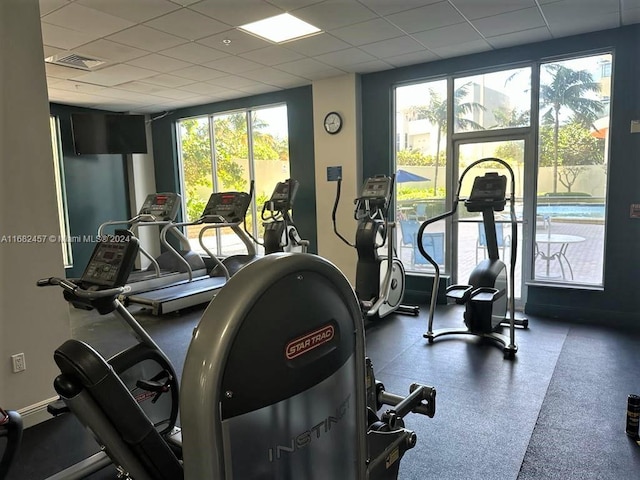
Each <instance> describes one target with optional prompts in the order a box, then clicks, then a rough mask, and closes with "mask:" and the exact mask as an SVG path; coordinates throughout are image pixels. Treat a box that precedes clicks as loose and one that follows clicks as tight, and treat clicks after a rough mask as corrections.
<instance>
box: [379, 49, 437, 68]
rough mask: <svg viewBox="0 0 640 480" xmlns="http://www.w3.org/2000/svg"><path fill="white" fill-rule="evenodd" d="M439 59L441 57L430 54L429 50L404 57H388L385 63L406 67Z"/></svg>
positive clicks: (407, 54) (403, 55) (406, 54)
mask: <svg viewBox="0 0 640 480" xmlns="http://www.w3.org/2000/svg"><path fill="white" fill-rule="evenodd" d="M439 58H440V57H438V56H437V55H436V54H435V53H433V52H430V51H429V50H421V51H419V52H413V53H404V54H402V55H395V56H393V57H386V58H385V59H384V61H385V62H387V63H388V64H390V65H393V66H394V67H404V66H406V65H416V64H418V63H426V62H432V61H434V60H438V59H439Z"/></svg>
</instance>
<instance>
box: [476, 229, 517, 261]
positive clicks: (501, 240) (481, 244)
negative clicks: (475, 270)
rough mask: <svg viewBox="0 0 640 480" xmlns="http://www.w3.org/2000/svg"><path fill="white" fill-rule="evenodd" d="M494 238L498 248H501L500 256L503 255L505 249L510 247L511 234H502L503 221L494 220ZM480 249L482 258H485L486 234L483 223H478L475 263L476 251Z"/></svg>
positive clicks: (503, 256)
mask: <svg viewBox="0 0 640 480" xmlns="http://www.w3.org/2000/svg"><path fill="white" fill-rule="evenodd" d="M495 225H496V239H497V240H498V248H501V249H502V258H503V259H504V258H506V257H505V250H506V249H507V248H509V247H511V235H505V234H504V223H501V222H496V224H495ZM479 251H482V258H483V259H484V258H487V236H486V235H485V232H484V223H482V222H479V223H478V240H477V241H476V263H478V252H479Z"/></svg>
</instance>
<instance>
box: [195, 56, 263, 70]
mask: <svg viewBox="0 0 640 480" xmlns="http://www.w3.org/2000/svg"><path fill="white" fill-rule="evenodd" d="M204 66H205V67H209V68H213V69H215V70H220V71H222V72H227V73H242V72H248V71H249V70H255V69H257V68H260V67H262V66H263V65H261V64H259V63H256V62H252V61H251V60H247V59H246V58H241V57H234V56H232V55H229V56H227V57H224V58H219V59H218V60H214V61H213V62H207V63H205V64H204Z"/></svg>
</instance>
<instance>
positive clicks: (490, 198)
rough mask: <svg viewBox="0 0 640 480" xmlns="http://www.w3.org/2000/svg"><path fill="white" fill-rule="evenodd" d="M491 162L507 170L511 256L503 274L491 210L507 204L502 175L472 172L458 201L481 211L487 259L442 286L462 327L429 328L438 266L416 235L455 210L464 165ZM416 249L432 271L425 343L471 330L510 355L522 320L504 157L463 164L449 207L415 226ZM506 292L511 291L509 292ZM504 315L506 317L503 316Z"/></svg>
mask: <svg viewBox="0 0 640 480" xmlns="http://www.w3.org/2000/svg"><path fill="white" fill-rule="evenodd" d="M486 162H496V163H499V164H501V165H502V166H503V167H504V168H506V169H507V171H508V172H509V174H510V177H511V181H510V197H509V211H510V219H511V221H510V224H511V239H512V240H511V256H510V262H509V264H510V265H509V267H510V268H509V274H508V275H507V267H506V265H505V263H504V262H503V261H502V260H500V257H499V254H498V239H497V234H496V224H495V216H494V212H500V211H503V210H504V209H505V206H506V204H507V195H506V192H507V177H506V176H505V175H499V174H498V173H497V172H488V173H486V174H485V175H484V176H482V177H476V178H475V179H474V182H473V187H472V189H471V193H470V194H469V197H468V198H467V199H465V200H464V205H465V207H466V208H467V210H468V211H469V212H480V213H482V223H483V228H484V231H485V236H486V239H487V252H488V258H486V259H484V260H482V261H481V262H480V263H479V264H478V265H477V266H476V267H475V268H474V269H473V271H472V272H471V275H470V276H469V281H468V284H458V285H450V286H449V287H448V288H447V292H446V294H447V298H449V299H451V300H453V301H455V303H457V304H459V305H464V306H465V312H464V323H465V325H466V327H467V328H466V329H464V328H443V329H439V330H435V331H434V330H433V317H434V313H435V308H436V301H437V298H438V288H439V283H440V267H439V265H438V263H437V262H436V261H435V260H434V259H433V258H432V257H431V256H430V255H429V254H428V253H427V252H426V250H425V249H424V247H423V245H422V236H423V233H424V231H425V229H426V228H427V226H428V225H430V224H432V223H435V222H437V221H439V220H443V219H445V218H448V217H451V216H453V215H454V214H455V212H456V210H457V207H458V203H459V202H460V190H461V188H462V180H463V179H464V177H465V175H466V174H467V172H469V170H471V169H472V168H473V167H475V166H476V165H478V164H480V163H486ZM417 236H418V239H420V241H419V242H418V249H419V250H420V253H421V254H422V255H423V256H424V257H425V258H426V259H427V261H429V263H430V264H431V265H432V266H433V268H434V271H435V276H434V279H433V289H432V292H431V304H430V308H429V324H428V329H427V332H426V333H425V334H424V335H423V336H424V337H425V338H426V339H427V340H428V341H429V343H433V341H434V340H435V339H436V338H437V337H440V336H443V335H452V334H469V335H476V336H479V337H482V338H486V339H489V340H492V341H494V342H496V343H497V344H498V345H500V346H501V347H502V350H503V353H504V357H505V358H514V357H515V354H516V352H517V351H518V346H517V345H516V343H515V327H516V326H520V327H523V328H527V326H528V321H527V320H526V319H516V318H515V303H514V298H513V292H514V283H515V282H514V275H515V264H516V258H517V256H516V254H517V245H518V228H517V219H516V214H515V176H514V174H513V170H512V169H511V167H510V166H509V164H508V163H506V162H505V161H504V160H501V159H499V158H483V159H480V160H477V161H475V162H473V163H472V164H471V165H469V166H468V167H467V168H466V169H465V170H464V171H463V172H462V175H461V176H460V179H459V180H458V189H457V192H456V195H455V197H454V201H453V208H452V209H451V210H450V211H449V212H445V213H443V214H441V215H438V216H436V217H434V218H430V219H427V220H426V221H424V222H423V223H422V225H420V229H419V230H418V235H417ZM509 293H511V294H509ZM507 317H508V319H507ZM502 327H508V328H509V336H507V335H503V334H502V333H500V330H501V328H502Z"/></svg>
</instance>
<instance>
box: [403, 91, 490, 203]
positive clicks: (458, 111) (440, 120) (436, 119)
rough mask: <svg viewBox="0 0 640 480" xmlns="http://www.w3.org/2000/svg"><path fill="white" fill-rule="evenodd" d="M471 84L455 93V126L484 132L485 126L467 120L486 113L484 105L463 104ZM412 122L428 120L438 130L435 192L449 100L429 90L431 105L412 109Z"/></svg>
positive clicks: (410, 112)
mask: <svg viewBox="0 0 640 480" xmlns="http://www.w3.org/2000/svg"><path fill="white" fill-rule="evenodd" d="M469 86H470V83H466V84H464V85H462V86H460V87H459V88H457V89H456V90H455V92H453V105H454V108H453V111H454V122H455V126H456V127H458V128H460V129H461V130H466V129H470V128H471V129H475V130H482V129H483V126H482V125H480V124H479V123H478V122H475V121H473V120H470V119H468V118H466V115H468V114H469V113H473V112H476V111H484V110H485V108H484V106H483V105H481V104H480V103H477V102H463V101H462V100H464V98H465V97H466V96H467V90H468V88H469ZM408 117H409V119H411V120H423V119H424V120H428V121H429V122H430V123H431V124H433V125H434V126H435V127H436V129H437V137H436V159H435V164H436V165H435V166H436V170H435V174H434V177H433V191H434V193H435V192H436V191H437V188H438V166H439V164H440V143H441V142H442V134H443V133H444V134H446V132H447V100H446V98H445V99H443V98H442V97H441V96H440V95H439V94H438V93H437V92H435V91H434V90H432V89H429V104H428V105H417V106H414V107H411V108H410V109H409V112H408Z"/></svg>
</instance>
